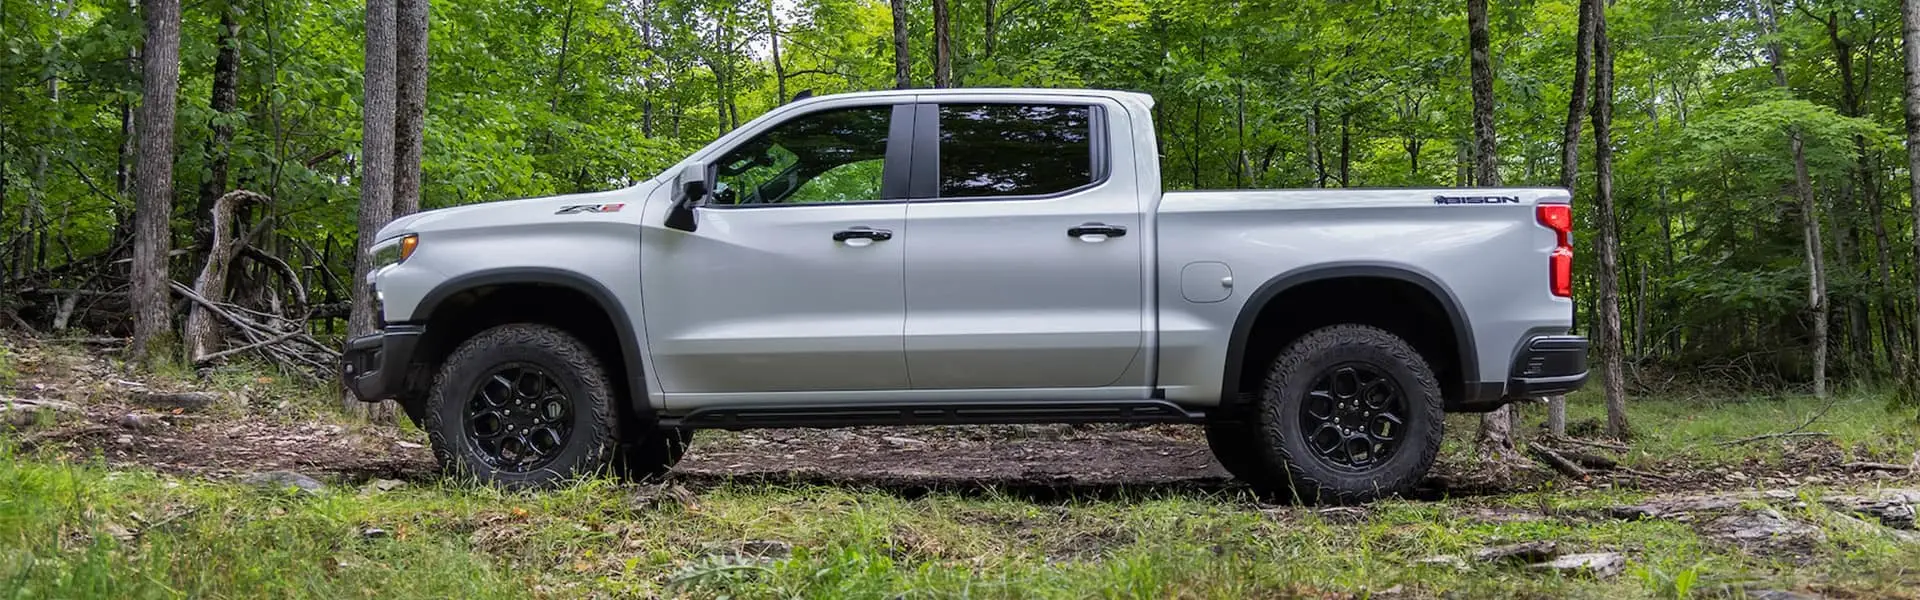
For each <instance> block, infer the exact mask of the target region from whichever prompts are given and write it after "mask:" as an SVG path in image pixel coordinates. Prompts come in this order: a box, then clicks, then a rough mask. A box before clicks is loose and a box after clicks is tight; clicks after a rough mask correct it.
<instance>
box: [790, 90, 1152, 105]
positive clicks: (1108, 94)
mask: <svg viewBox="0 0 1920 600" xmlns="http://www.w3.org/2000/svg"><path fill="white" fill-rule="evenodd" d="M983 95H984V96H1087V97H1093V98H1114V99H1121V98H1131V99H1135V100H1137V101H1140V102H1144V103H1146V105H1148V106H1152V105H1153V96H1151V95H1148V94H1146V93H1143V92H1131V91H1125V90H1105V89H1093V88H909V89H904V90H876V91H870V92H844V93H839V94H827V95H824V96H810V97H807V98H803V99H801V100H799V101H796V102H793V103H792V104H793V105H799V106H804V105H807V104H812V103H814V102H823V101H826V100H829V99H834V98H887V97H902V96H921V97H932V98H934V99H937V98H939V97H941V96H983Z"/></svg>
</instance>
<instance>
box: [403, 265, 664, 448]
mask: <svg viewBox="0 0 1920 600" xmlns="http://www.w3.org/2000/svg"><path fill="white" fill-rule="evenodd" d="M529 284H530V285H544V286H552V287H558V288H564V289H567V290H571V291H575V292H579V293H581V294H585V295H586V296H587V298H589V299H591V300H593V302H594V304H597V305H599V307H600V311H601V312H603V313H606V315H607V320H608V321H612V322H613V330H614V333H615V337H616V338H617V339H618V340H619V343H620V357H619V359H620V362H621V364H622V365H624V366H625V367H626V375H627V377H626V379H627V391H628V394H629V395H630V396H631V397H630V398H628V399H627V402H628V404H630V405H632V407H633V408H634V409H635V410H637V411H640V413H639V414H642V415H645V414H648V412H650V411H651V410H652V408H651V406H652V405H651V404H650V403H649V402H648V400H647V380H646V372H645V371H644V370H643V369H642V368H641V361H640V337H639V336H638V335H636V334H635V333H634V331H633V323H632V322H631V321H630V320H629V319H627V311H626V307H625V305H624V304H621V302H620V299H619V297H617V296H614V295H613V291H612V290H609V289H607V286H605V285H601V284H600V282H599V281H595V280H594V279H593V278H591V277H588V276H586V275H583V274H580V273H578V272H575V271H568V270H565V269H556V268H552V267H505V268H499V269H487V270H484V271H475V272H472V273H465V274H462V275H459V276H457V277H454V278H451V279H448V280H446V281H442V282H440V284H439V285H436V286H434V287H433V289H432V290H430V291H428V292H427V295H426V296H424V297H422V298H421V300H420V303H419V304H416V305H415V306H414V308H413V319H414V320H415V321H417V322H421V323H425V322H426V321H428V320H430V319H432V318H433V313H434V311H435V310H438V309H439V308H440V305H441V304H442V303H444V302H446V301H447V299H449V298H452V297H454V296H457V295H459V294H461V293H465V292H468V291H472V290H475V289H479V288H483V287H487V286H495V285H529ZM429 335H431V332H429Z"/></svg>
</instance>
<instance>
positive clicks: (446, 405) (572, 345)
mask: <svg viewBox="0 0 1920 600" xmlns="http://www.w3.org/2000/svg"><path fill="white" fill-rule="evenodd" d="M510 364H524V365H532V366H533V367H536V368H538V369H540V370H542V371H544V372H545V373H546V374H547V375H549V376H550V377H551V378H552V380H553V381H554V382H556V383H557V384H558V385H559V387H560V389H561V390H562V391H563V392H564V393H565V395H566V398H567V401H568V402H569V404H570V406H569V408H568V411H567V414H568V415H569V418H570V423H571V427H572V429H571V431H570V433H569V435H568V436H567V439H566V441H565V442H564V443H563V444H562V445H561V446H560V449H559V450H558V451H557V453H556V454H555V455H554V456H553V457H552V458H551V459H550V460H549V461H548V462H547V463H546V464H545V465H543V466H541V467H539V468H538V469H535V470H530V471H527V472H513V471H506V470H499V469H496V468H494V467H493V466H490V465H489V464H488V463H487V461H486V460H485V458H483V455H482V454H481V451H480V450H479V449H478V448H477V447H476V445H475V442H474V440H473V439H472V435H471V434H469V433H468V431H467V429H468V426H467V419H466V417H467V411H468V410H469V408H468V404H469V402H470V401H471V400H472V399H473V397H474V395H475V394H476V393H478V391H479V389H480V386H481V385H483V384H485V383H486V382H485V381H484V380H483V378H486V377H489V375H490V374H491V373H493V372H494V371H495V370H496V369H498V368H500V367H502V366H504V365H510ZM613 389H614V388H613V385H612V384H611V383H609V382H608V380H607V374H606V370H605V369H604V368H602V367H601V365H600V360H599V359H598V358H596V357H595V356H594V354H593V352H592V350H590V349H589V348H588V347H587V345H586V344H585V343H582V342H581V341H580V340H579V339H578V338H575V337H574V336H573V335H571V334H569V333H567V332H565V331H562V330H560V329H558V328H555V327H551V326H547V325H537V324H529V323H515V324H508V325H500V326H497V327H494V328H491V329H488V330H486V331H482V332H480V333H479V334H477V335H475V336H473V337H472V338H469V339H468V340H467V341H465V342H462V343H461V344H460V346H459V347H458V348H456V349H455V350H454V351H453V354H452V355H451V356H449V357H448V358H447V360H446V362H445V363H444V364H443V365H441V367H440V372H439V374H438V375H437V376H436V377H435V378H434V384H433V390H432V391H431V392H430V393H429V394H428V396H427V402H426V407H425V408H426V411H425V413H426V414H425V416H426V427H425V429H426V430H427V439H428V440H429V441H430V442H431V443H432V446H433V456H434V459H435V460H436V461H438V462H439V464H440V468H441V469H442V471H444V472H446V473H449V474H452V475H454V476H464V477H471V478H474V479H477V480H480V481H482V482H486V483H489V484H492V485H495V486H499V487H504V488H509V489H529V488H535V489H537V488H550V487H554V486H557V485H560V484H562V483H565V482H567V481H570V480H573V479H577V478H580V477H584V476H590V475H594V474H598V473H602V472H604V471H605V470H606V469H607V468H608V466H609V464H610V463H611V462H612V460H613V457H614V452H615V450H616V448H617V447H618V443H619V440H620V431H619V419H618V413H617V411H616V410H615V407H614V404H613V402H614V401H615V396H614V393H613Z"/></svg>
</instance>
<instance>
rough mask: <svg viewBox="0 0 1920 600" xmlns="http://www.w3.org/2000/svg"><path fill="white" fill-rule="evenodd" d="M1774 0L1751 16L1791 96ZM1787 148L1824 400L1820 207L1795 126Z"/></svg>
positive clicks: (1817, 391) (1816, 389)
mask: <svg viewBox="0 0 1920 600" xmlns="http://www.w3.org/2000/svg"><path fill="white" fill-rule="evenodd" d="M1774 1H1775V0H1757V2H1756V3H1755V4H1754V7H1753V16H1754V19H1755V20H1756V21H1758V22H1759V23H1760V33H1761V34H1762V35H1763V36H1765V38H1766V39H1767V43H1766V51H1767V65H1768V67H1769V68H1771V69H1772V70H1773V85H1774V87H1777V88H1780V89H1781V90H1782V91H1785V92H1787V93H1788V94H1789V95H1791V94H1792V93H1793V90H1792V88H1790V87H1788V86H1787V67H1786V57H1785V51H1784V50H1783V49H1782V48H1781V45H1780V40H1779V38H1778V34H1779V29H1780V24H1779V21H1778V20H1777V12H1776V11H1777V9H1776V7H1775V6H1774V4H1773V3H1774ZM1787 146H1788V149H1789V151H1790V152H1792V153H1793V191H1794V195H1795V196H1797V197H1798V199H1799V202H1800V221H1801V224H1802V229H1801V235H1802V246H1803V247H1804V248H1805V249H1806V264H1807V312H1808V313H1809V315H1808V318H1809V319H1810V320H1811V321H1812V322H1813V339H1812V340H1810V341H1809V342H1808V343H1809V344H1810V346H1811V347H1812V349H1813V395H1814V396H1816V397H1820V398H1825V397H1827V298H1826V296H1827V280H1826V276H1827V275H1826V257H1825V247H1824V245H1823V244H1821V242H1820V207H1819V205H1817V204H1815V203H1814V200H1813V182H1812V181H1811V177H1810V176H1809V175H1808V173H1807V151H1806V140H1805V139H1803V138H1802V137H1801V132H1800V128H1799V126H1797V125H1792V126H1789V127H1788V130H1787Z"/></svg>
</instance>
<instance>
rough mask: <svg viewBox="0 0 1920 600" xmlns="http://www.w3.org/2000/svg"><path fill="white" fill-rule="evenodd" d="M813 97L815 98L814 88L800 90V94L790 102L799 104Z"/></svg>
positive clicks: (795, 95) (794, 96)
mask: <svg viewBox="0 0 1920 600" xmlns="http://www.w3.org/2000/svg"><path fill="white" fill-rule="evenodd" d="M812 97H813V88H807V89H804V90H800V93H798V94H794V95H793V99H792V100H788V102H799V101H801V100H805V99H808V98H812Z"/></svg>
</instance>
